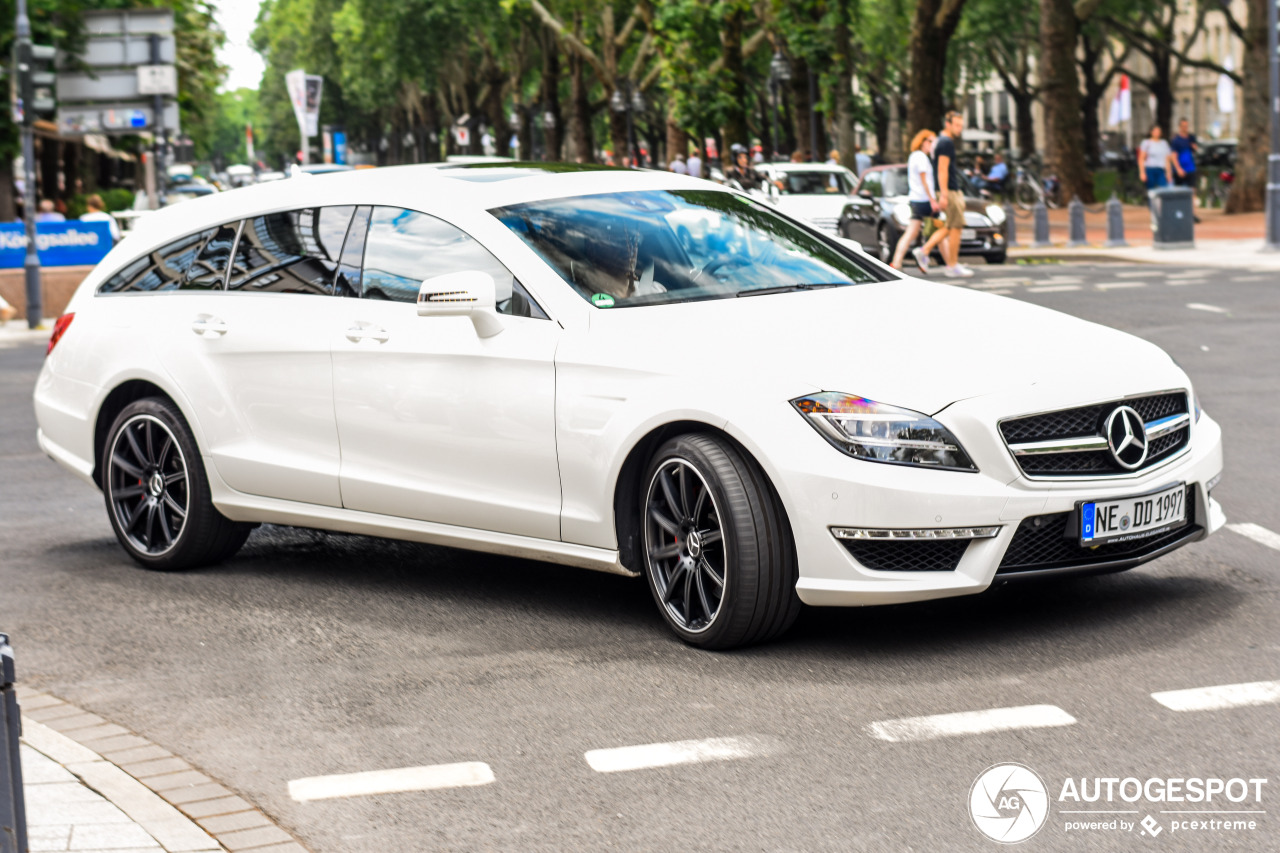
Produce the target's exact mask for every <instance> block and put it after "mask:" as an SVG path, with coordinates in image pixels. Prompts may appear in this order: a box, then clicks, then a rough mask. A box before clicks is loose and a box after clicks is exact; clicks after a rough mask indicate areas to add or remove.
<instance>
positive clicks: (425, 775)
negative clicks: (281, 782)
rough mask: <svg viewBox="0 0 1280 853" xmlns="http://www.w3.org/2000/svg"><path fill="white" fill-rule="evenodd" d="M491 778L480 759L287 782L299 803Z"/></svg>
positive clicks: (485, 781)
mask: <svg viewBox="0 0 1280 853" xmlns="http://www.w3.org/2000/svg"><path fill="white" fill-rule="evenodd" d="M492 781H494V776H493V770H492V769H490V767H489V765H488V764H485V763H484V762H483V761H464V762H462V763H460V764H433V765H429V766H425V767H400V768H397V769H395V770H367V771H364V772H361V773H343V774H340V775H335V776H309V777H307V778H305V779H294V780H293V781H291V782H290V783H289V796H290V797H292V798H293V799H295V800H297V801H298V802H300V803H304V802H307V801H309V800H327V799H333V798H335V797H364V796H369V795H370V794H394V793H400V792H402V791H432V790H436V789H439V788H462V787H469V786H473V785H488V784H489V783H490V782H492Z"/></svg>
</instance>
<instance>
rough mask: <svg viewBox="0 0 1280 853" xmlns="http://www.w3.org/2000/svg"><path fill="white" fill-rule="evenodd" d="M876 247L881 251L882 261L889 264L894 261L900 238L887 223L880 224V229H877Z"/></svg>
mask: <svg viewBox="0 0 1280 853" xmlns="http://www.w3.org/2000/svg"><path fill="white" fill-rule="evenodd" d="M876 245H877V246H878V247H879V250H880V261H881V262H882V263H886V264H887V263H889V262H890V261H892V260H893V253H894V251H895V250H896V249H897V248H898V237H897V235H896V234H895V233H894V232H893V230H892V229H891V228H889V226H888V225H887V224H886V223H883V222H882V223H880V227H879V228H877V229H876Z"/></svg>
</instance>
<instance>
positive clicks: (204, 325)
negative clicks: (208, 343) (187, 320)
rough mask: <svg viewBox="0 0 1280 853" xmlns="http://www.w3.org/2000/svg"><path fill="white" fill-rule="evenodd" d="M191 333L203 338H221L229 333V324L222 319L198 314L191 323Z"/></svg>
mask: <svg viewBox="0 0 1280 853" xmlns="http://www.w3.org/2000/svg"><path fill="white" fill-rule="evenodd" d="M191 331H193V332H195V333H196V334H197V335H199V336H200V337H202V338H208V337H213V336H221V335H225V334H226V333H227V324H226V322H225V321H224V320H223V319H222V318H221V317H213V316H210V315H208V314H197V315H196V318H195V319H194V320H192V321H191Z"/></svg>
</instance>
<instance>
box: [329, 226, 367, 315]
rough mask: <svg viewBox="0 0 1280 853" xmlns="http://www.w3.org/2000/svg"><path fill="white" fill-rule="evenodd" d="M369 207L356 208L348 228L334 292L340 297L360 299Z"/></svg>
mask: <svg viewBox="0 0 1280 853" xmlns="http://www.w3.org/2000/svg"><path fill="white" fill-rule="evenodd" d="M370 210H372V208H370V207H369V206H368V205H363V206H361V207H358V208H356V215H355V216H353V217H351V225H350V227H348V228H347V239H346V240H345V241H344V242H343V244H342V259H341V261H340V262H339V263H338V275H337V277H336V278H335V279H334V285H333V286H334V290H336V291H337V294H338V295H339V296H354V297H356V298H359V297H360V267H361V265H362V264H363V263H364V238H365V235H367V234H368V233H369V211H370Z"/></svg>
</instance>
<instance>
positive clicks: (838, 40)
mask: <svg viewBox="0 0 1280 853" xmlns="http://www.w3.org/2000/svg"><path fill="white" fill-rule="evenodd" d="M850 14H851V13H850V10H849V0H837V5H836V25H835V32H834V33H833V36H834V40H835V52H834V54H833V55H832V57H831V59H832V60H833V61H834V63H835V66H836V92H835V102H836V137H837V139H836V145H837V146H838V147H839V149H840V162H841V163H843V164H844V165H845V167H846V168H849V169H856V168H857V158H856V155H857V153H858V146H857V140H856V139H854V131H853V51H852V50H851V49H850V48H851V45H850V39H849V23H850V20H849V19H850Z"/></svg>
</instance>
